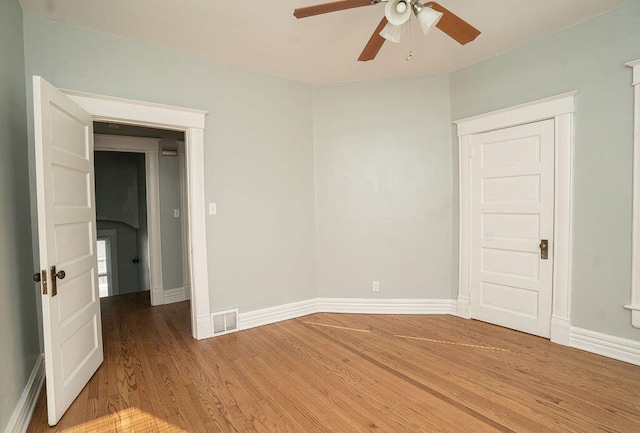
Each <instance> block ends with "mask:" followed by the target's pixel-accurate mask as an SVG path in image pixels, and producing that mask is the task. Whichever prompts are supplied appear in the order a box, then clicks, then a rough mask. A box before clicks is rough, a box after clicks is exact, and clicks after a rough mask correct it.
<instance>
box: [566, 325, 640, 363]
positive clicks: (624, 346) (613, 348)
mask: <svg viewBox="0 0 640 433" xmlns="http://www.w3.org/2000/svg"><path fill="white" fill-rule="evenodd" d="M570 346H571V347H575V348H576V349H581V350H585V351H587V352H591V353H596V354H598V355H602V356H606V357H608V358H613V359H617V360H619V361H624V362H628V363H630V364H635V365H640V342H638V341H635V340H628V339H626V338H619V337H613V336H611V335H607V334H602V333H600V332H595V331H590V330H588V329H582V328H576V327H573V326H572V327H571V344H570Z"/></svg>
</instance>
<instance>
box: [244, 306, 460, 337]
mask: <svg viewBox="0 0 640 433" xmlns="http://www.w3.org/2000/svg"><path fill="white" fill-rule="evenodd" d="M455 311H456V302H455V301H454V300H451V299H348V298H316V299H309V300H306V301H300V302H293V303H291V304H285V305H280V306H277V307H271V308H264V309H261V310H255V311H249V312H247V313H240V314H239V316H238V330H245V329H250V328H255V327H257V326H263V325H269V324H272V323H277V322H281V321H283V320H289V319H295V318H297V317H302V316H306V315H308V314H313V313H361V314H455Z"/></svg>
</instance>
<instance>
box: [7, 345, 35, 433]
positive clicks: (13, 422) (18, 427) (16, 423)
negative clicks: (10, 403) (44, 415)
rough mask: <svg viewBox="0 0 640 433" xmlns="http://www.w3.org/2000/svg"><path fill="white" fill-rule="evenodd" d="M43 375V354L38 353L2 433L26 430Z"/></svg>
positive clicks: (20, 432)
mask: <svg viewBox="0 0 640 433" xmlns="http://www.w3.org/2000/svg"><path fill="white" fill-rule="evenodd" d="M44 377H45V370H44V354H40V356H39V357H38V359H37V361H36V364H35V365H34V366H33V370H32V371H31V375H30V376H29V380H28V381H27V385H26V386H25V388H24V391H23V392H22V395H21V396H20V400H18V404H17V405H16V407H15V409H14V410H13V414H12V415H11V418H10V419H9V424H7V427H6V428H5V429H4V433H24V432H26V431H27V428H28V427H29V423H30V422H31V416H32V415H33V409H34V408H35V406H36V401H37V400H38V396H39V395H40V390H41V389H42V384H43V383H44Z"/></svg>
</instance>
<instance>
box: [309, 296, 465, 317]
mask: <svg viewBox="0 0 640 433" xmlns="http://www.w3.org/2000/svg"><path fill="white" fill-rule="evenodd" d="M316 302H317V312H321V313H361V314H455V313H456V302H455V301H454V300H452V299H349V298H318V299H316Z"/></svg>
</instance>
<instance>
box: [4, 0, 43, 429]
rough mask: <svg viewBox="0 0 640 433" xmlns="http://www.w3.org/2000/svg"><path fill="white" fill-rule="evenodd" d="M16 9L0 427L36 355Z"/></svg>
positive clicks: (7, 141) (7, 58) (10, 64)
mask: <svg viewBox="0 0 640 433" xmlns="http://www.w3.org/2000/svg"><path fill="white" fill-rule="evenodd" d="M22 45H23V36H22V10H21V9H20V5H19V4H18V0H3V1H2V2H0V58H2V61H0V155H2V156H0V204H1V205H0V275H2V278H1V279H0V299H2V301H1V302H0V348H1V350H0V431H4V429H5V427H6V426H7V424H8V422H9V418H10V417H11V414H12V413H13V410H14V409H15V407H16V404H17V402H18V399H19V398H20V395H21V394H22V391H23V389H24V387H25V385H26V384H27V380H28V378H29V375H30V374H31V371H32V369H33V367H34V365H35V362H36V359H37V357H38V355H39V354H40V346H39V340H38V320H37V314H36V312H37V308H36V289H35V288H34V283H33V280H32V279H31V276H32V274H33V273H34V269H33V257H32V256H33V250H32V248H31V226H30V207H29V178H28V175H27V172H28V167H29V166H28V161H27V144H28V143H27V122H26V104H25V78H24V54H23V49H22Z"/></svg>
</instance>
